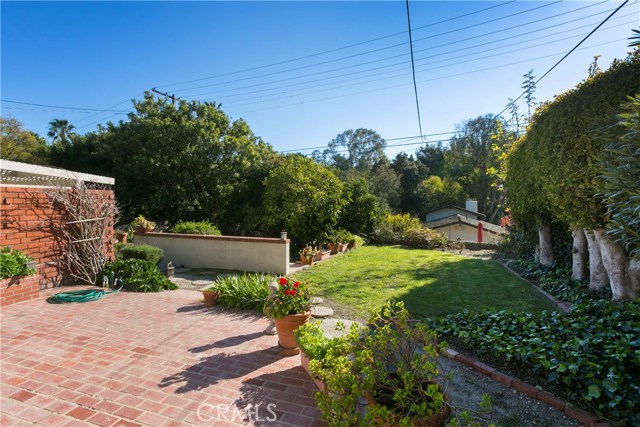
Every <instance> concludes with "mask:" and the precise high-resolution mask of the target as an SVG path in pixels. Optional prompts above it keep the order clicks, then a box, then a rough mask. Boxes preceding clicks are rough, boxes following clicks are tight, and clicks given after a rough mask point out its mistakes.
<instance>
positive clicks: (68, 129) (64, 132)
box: [47, 119, 76, 145]
mask: <svg viewBox="0 0 640 427" xmlns="http://www.w3.org/2000/svg"><path fill="white" fill-rule="evenodd" d="M75 128H76V127H75V126H74V125H72V124H71V123H69V121H68V120H61V119H53V120H51V121H50V122H49V132H48V133H47V135H48V136H49V137H50V138H51V139H52V141H53V143H54V144H55V143H60V144H62V145H68V144H69V140H70V138H71V137H72V136H73V135H74V132H73V130H74V129H75Z"/></svg>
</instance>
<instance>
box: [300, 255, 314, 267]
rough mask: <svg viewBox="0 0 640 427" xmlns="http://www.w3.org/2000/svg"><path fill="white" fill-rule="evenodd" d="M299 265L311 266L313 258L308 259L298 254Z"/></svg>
mask: <svg viewBox="0 0 640 427" xmlns="http://www.w3.org/2000/svg"><path fill="white" fill-rule="evenodd" d="M300 264H302V265H311V264H313V257H311V259H308V258H307V257H306V256H304V255H302V254H300Z"/></svg>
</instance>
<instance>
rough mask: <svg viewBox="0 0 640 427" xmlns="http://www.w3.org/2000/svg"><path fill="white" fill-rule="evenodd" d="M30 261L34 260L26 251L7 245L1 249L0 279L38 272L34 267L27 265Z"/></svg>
mask: <svg viewBox="0 0 640 427" xmlns="http://www.w3.org/2000/svg"><path fill="white" fill-rule="evenodd" d="M29 261H33V260H32V259H31V258H29V257H28V256H27V255H25V253H24V252H22V251H19V250H17V249H11V248H9V246H5V247H4V248H2V249H1V250H0V279H7V278H9V277H19V276H31V275H33V274H36V270H35V269H34V268H28V267H27V265H26V263H28V262H29Z"/></svg>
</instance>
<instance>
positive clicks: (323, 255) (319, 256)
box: [316, 251, 331, 261]
mask: <svg viewBox="0 0 640 427" xmlns="http://www.w3.org/2000/svg"><path fill="white" fill-rule="evenodd" d="M330 256H331V251H318V252H316V261H324V260H325V259H329V257H330Z"/></svg>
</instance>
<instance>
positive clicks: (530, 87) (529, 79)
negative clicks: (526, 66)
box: [521, 69, 536, 120]
mask: <svg viewBox="0 0 640 427" xmlns="http://www.w3.org/2000/svg"><path fill="white" fill-rule="evenodd" d="M522 77H524V81H523V82H522V86H521V88H522V89H524V100H525V102H526V105H527V120H531V107H532V106H533V105H534V104H535V103H534V101H535V100H536V97H535V96H533V94H534V93H535V91H536V79H535V77H534V76H533V69H531V70H529V71H528V72H527V73H526V74H524V75H523V76H522Z"/></svg>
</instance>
